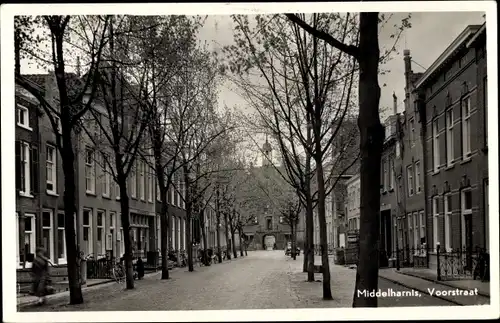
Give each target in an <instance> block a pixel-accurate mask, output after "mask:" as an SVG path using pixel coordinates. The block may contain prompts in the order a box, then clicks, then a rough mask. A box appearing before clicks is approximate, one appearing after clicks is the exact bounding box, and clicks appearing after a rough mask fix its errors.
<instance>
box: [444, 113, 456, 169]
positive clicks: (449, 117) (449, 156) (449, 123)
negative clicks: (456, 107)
mask: <svg viewBox="0 0 500 323" xmlns="http://www.w3.org/2000/svg"><path fill="white" fill-rule="evenodd" d="M453 158H454V152H453V109H449V110H447V111H446V163H447V165H448V166H451V165H452V164H453Z"/></svg>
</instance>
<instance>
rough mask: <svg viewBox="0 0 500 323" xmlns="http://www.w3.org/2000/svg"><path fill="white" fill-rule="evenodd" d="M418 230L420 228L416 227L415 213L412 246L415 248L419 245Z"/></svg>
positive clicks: (415, 215)
mask: <svg viewBox="0 0 500 323" xmlns="http://www.w3.org/2000/svg"><path fill="white" fill-rule="evenodd" d="M419 229H420V228H419V226H418V213H416V212H415V213H413V245H414V246H415V248H418V246H419V245H420V241H419V233H420V230H419Z"/></svg>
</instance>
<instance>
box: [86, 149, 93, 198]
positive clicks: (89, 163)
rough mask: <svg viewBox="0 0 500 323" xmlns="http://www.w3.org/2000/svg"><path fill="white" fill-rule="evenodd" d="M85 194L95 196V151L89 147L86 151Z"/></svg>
mask: <svg viewBox="0 0 500 323" xmlns="http://www.w3.org/2000/svg"><path fill="white" fill-rule="evenodd" d="M89 154H91V155H89ZM85 192H86V193H87V194H95V151H94V150H93V149H91V148H88V147H87V148H86V149H85Z"/></svg>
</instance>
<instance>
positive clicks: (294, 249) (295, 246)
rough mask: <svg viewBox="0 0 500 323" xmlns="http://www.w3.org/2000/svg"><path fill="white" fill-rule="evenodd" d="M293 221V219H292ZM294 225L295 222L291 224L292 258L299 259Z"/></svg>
mask: <svg viewBox="0 0 500 323" xmlns="http://www.w3.org/2000/svg"><path fill="white" fill-rule="evenodd" d="M292 221H293V220H292ZM293 227H294V225H293V222H292V223H291V224H290V240H292V241H291V245H292V250H291V252H292V259H293V260H296V259H297V244H296V243H295V239H294V233H293V232H294V231H293V230H294V228H293Z"/></svg>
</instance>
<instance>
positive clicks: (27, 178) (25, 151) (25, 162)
mask: <svg viewBox="0 0 500 323" xmlns="http://www.w3.org/2000/svg"><path fill="white" fill-rule="evenodd" d="M20 146H21V147H20V149H21V152H20V153H21V156H20V158H21V167H23V169H24V183H22V185H23V186H24V190H20V191H19V195H20V196H24V197H33V195H31V149H30V144H29V143H27V142H25V141H21V142H20Z"/></svg>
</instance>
